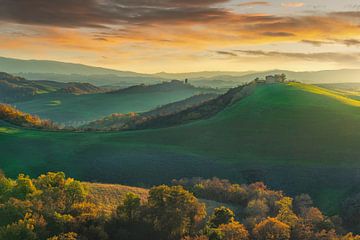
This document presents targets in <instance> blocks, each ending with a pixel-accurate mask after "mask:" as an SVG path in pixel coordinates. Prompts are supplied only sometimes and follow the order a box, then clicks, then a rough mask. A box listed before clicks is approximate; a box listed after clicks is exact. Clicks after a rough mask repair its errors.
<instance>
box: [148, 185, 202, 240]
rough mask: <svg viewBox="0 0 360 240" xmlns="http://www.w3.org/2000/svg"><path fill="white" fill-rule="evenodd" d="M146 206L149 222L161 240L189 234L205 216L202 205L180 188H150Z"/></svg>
mask: <svg viewBox="0 0 360 240" xmlns="http://www.w3.org/2000/svg"><path fill="white" fill-rule="evenodd" d="M147 205H148V208H149V212H150V219H151V222H152V224H153V226H154V228H155V230H157V231H158V232H161V235H162V238H163V239H179V238H181V237H182V236H185V235H189V234H191V233H192V232H193V231H194V230H195V229H196V226H197V224H198V223H200V222H201V221H202V220H203V219H204V217H205V215H206V212H205V206H204V204H201V203H199V201H198V200H197V199H196V198H195V197H194V195H193V194H192V193H190V192H188V191H186V190H184V188H183V187H180V186H174V187H169V186H165V185H162V186H158V187H154V188H152V189H151V190H150V192H149V198H148V204H147Z"/></svg>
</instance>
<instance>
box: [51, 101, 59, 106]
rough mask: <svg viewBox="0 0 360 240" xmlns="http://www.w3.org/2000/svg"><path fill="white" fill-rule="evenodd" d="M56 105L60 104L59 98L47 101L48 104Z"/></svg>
mask: <svg viewBox="0 0 360 240" xmlns="http://www.w3.org/2000/svg"><path fill="white" fill-rule="evenodd" d="M58 105H61V101H60V100H54V101H50V103H48V106H58Z"/></svg>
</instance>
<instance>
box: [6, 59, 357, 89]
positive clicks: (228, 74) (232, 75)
mask: <svg viewBox="0 0 360 240" xmlns="http://www.w3.org/2000/svg"><path fill="white" fill-rule="evenodd" d="M0 71H4V72H9V73H13V74H16V75H18V76H21V77H25V78H27V79H30V80H40V79H43V80H45V79H46V80H53V81H61V82H87V83H91V84H94V85H97V86H107V85H110V86H120V87H127V86H131V85H136V84H142V83H144V84H154V83H160V82H162V81H167V80H169V79H170V80H173V79H178V80H184V79H189V81H190V82H191V83H192V84H193V85H195V86H202V87H219V88H229V87H234V86H237V85H239V84H242V83H245V82H250V81H252V80H254V79H255V78H257V77H265V76H266V75H272V74H278V73H285V74H286V75H287V77H288V79H291V80H297V81H301V82H304V83H340V82H360V77H359V76H360V69H341V70H325V71H315V72H294V71H287V70H271V71H262V72H254V71H247V72H241V71H239V72H236V71H204V72H189V73H165V72H161V73H156V74H143V73H136V72H130V71H119V70H114V69H107V68H100V67H93V66H87V65H82V64H74V63H64V62H57V61H45V60H20V59H12V58H2V57H0Z"/></svg>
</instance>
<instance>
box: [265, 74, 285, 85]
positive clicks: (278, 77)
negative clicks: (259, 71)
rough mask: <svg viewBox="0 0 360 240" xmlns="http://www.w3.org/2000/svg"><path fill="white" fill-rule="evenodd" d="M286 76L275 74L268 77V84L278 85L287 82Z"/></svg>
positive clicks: (266, 79) (266, 78)
mask: <svg viewBox="0 0 360 240" xmlns="http://www.w3.org/2000/svg"><path fill="white" fill-rule="evenodd" d="M285 80H286V75H285V74H275V75H268V76H266V77H265V82H266V83H278V82H285Z"/></svg>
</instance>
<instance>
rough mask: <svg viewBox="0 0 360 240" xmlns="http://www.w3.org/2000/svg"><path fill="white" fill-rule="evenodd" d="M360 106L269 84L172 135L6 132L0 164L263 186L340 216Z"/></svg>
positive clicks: (124, 179) (359, 133) (142, 180)
mask: <svg viewBox="0 0 360 240" xmlns="http://www.w3.org/2000/svg"><path fill="white" fill-rule="evenodd" d="M357 105H358V102H357V101H355V100H350V99H348V98H346V97H344V96H341V95H337V94H335V93H333V92H329V91H327V90H324V89H321V88H318V87H313V86H310V85H302V84H297V83H291V84H266V85H262V86H258V87H257V88H256V89H255V91H254V92H253V93H252V94H251V95H250V96H248V97H246V98H245V99H243V100H240V101H239V102H236V103H235V104H233V105H232V106H231V107H228V108H226V109H225V110H223V111H221V112H220V113H218V114H217V115H216V116H214V117H212V118H209V119H207V120H200V121H195V122H193V123H189V124H186V125H181V126H176V127H171V128H162V129H152V130H142V131H129V132H118V133H116V132H113V133H62V132H43V131H35V130H23V129H19V128H14V127H9V126H7V125H4V126H2V127H1V128H0V152H1V153H2V155H1V158H0V167H1V168H3V169H4V171H5V172H6V173H7V174H8V175H10V176H15V175H16V174H17V173H18V172H27V173H30V174H31V175H34V176H35V175H38V174H40V173H41V172H45V171H50V170H51V171H58V170H61V171H65V172H68V173H69V174H70V175H72V176H74V177H76V178H78V179H81V180H97V181H101V182H120V183H126V184H133V185H152V184H158V183H163V182H169V181H170V180H171V179H174V178H181V177H191V176H202V177H212V176H218V177H221V178H228V179H231V180H232V181H236V182H253V181H257V180H262V181H264V182H265V183H266V184H268V185H270V186H271V187H272V188H275V189H284V190H285V192H287V193H289V194H295V193H302V192H307V193H310V195H311V196H312V197H313V198H314V199H315V201H316V203H317V204H319V205H320V206H321V208H322V209H325V210H326V211H327V212H334V211H336V210H337V207H338V204H339V203H340V201H341V200H342V199H343V198H344V197H345V196H347V195H349V194H350V193H351V192H354V191H355V190H356V188H358V183H359V181H360V179H359V171H360V170H359V169H360V161H359V159H360V152H359V150H358V140H359V139H360V108H359V107H358V106H357ZM69 106H70V105H69ZM73 111H76V109H73ZM19 147H21V151H19ZM357 190H358V189H357Z"/></svg>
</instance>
